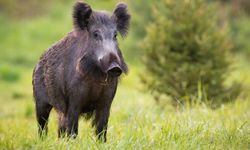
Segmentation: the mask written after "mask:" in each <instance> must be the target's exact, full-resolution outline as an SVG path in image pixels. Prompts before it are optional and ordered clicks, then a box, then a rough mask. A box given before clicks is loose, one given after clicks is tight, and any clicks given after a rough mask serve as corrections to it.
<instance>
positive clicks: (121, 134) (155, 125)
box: [0, 67, 250, 149]
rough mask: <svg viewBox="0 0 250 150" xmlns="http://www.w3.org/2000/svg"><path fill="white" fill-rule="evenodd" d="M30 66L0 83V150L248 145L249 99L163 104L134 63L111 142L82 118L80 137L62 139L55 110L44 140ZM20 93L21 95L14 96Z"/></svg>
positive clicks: (115, 108) (115, 112) (116, 107)
mask: <svg viewBox="0 0 250 150" xmlns="http://www.w3.org/2000/svg"><path fill="white" fill-rule="evenodd" d="M30 74H31V70H25V71H23V73H21V76H22V78H21V80H20V81H19V82H18V84H16V83H2V84H1V86H0V89H1V92H0V95H1V99H0V104H1V105H0V110H1V114H0V149H66V148H67V149H79V148H81V149H249V148H250V122H249V117H250V110H249V107H250V100H249V98H246V99H238V100H237V101H236V102H234V103H230V104H226V105H223V106H222V107H221V108H219V109H216V110H212V109H210V108H208V107H206V106H205V105H199V106H195V107H194V108H188V107H183V108H182V109H176V108H173V107H172V106H167V107H166V108H164V109H162V108H161V107H159V106H158V105H156V104H155V102H154V101H153V99H152V97H151V96H150V95H149V94H147V93H143V92H141V91H140V90H138V88H140V87H139V86H136V85H138V78H137V76H136V74H137V69H136V68H134V67H132V68H131V72H130V74H129V75H128V76H126V77H124V78H123V80H122V83H121V85H120V86H119V88H118V92H117V95H116V97H115V100H114V103H113V105H112V110H111V116H110V121H109V128H108V142H107V143H105V144H104V143H98V142H96V140H95V136H94V134H93V133H94V130H93V129H92V127H91V126H90V122H87V121H85V120H84V119H81V121H80V127H79V130H80V131H79V136H78V137H77V138H76V139H75V140H67V139H57V114H56V113H55V111H52V114H51V117H50V122H49V134H48V136H47V137H46V138H45V139H44V140H41V139H39V138H38V135H37V125H36V119H35V112H34V103H33V100H32V99H33V98H32V87H31V79H30V76H29V75H30ZM16 93H21V96H17V97H16V96H14V95H15V94H16Z"/></svg>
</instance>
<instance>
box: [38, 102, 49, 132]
mask: <svg viewBox="0 0 250 150" xmlns="http://www.w3.org/2000/svg"><path fill="white" fill-rule="evenodd" d="M51 109H52V106H51V105H49V104H47V103H43V102H37V103H36V116H37V122H38V126H39V128H38V134H39V136H40V137H41V136H42V135H43V131H44V132H45V135H46V134H47V132H48V126H47V125H48V118H49V114H50V111H51Z"/></svg>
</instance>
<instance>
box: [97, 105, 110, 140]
mask: <svg viewBox="0 0 250 150" xmlns="http://www.w3.org/2000/svg"><path fill="white" fill-rule="evenodd" d="M109 111H110V107H105V108H100V109H97V110H96V114H95V120H94V125H95V127H96V135H97V137H98V140H100V141H103V142H106V141H107V138H106V136H107V127H108V119H109Z"/></svg>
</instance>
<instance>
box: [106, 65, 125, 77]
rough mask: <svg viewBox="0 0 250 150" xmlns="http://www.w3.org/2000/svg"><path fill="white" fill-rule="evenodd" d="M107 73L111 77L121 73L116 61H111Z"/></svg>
mask: <svg viewBox="0 0 250 150" xmlns="http://www.w3.org/2000/svg"><path fill="white" fill-rule="evenodd" d="M107 73H108V75H110V76H112V77H119V76H120V75H121V74H122V69H121V67H120V66H119V65H118V64H117V63H116V62H112V63H111V65H110V66H109V68H108V71H107Z"/></svg>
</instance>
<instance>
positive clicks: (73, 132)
mask: <svg viewBox="0 0 250 150" xmlns="http://www.w3.org/2000/svg"><path fill="white" fill-rule="evenodd" d="M66 118H67V136H69V137H73V138H76V136H77V134H78V118H79V106H77V105H76V104H72V105H70V106H69V108H68V112H67V117H66Z"/></svg>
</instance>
